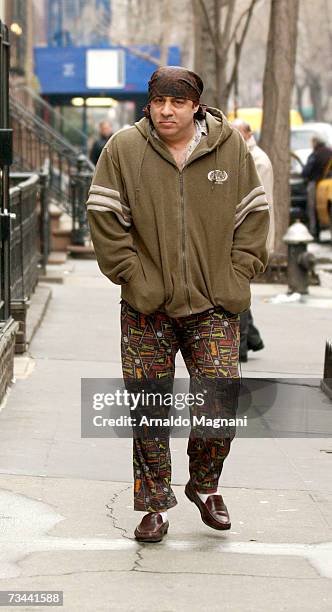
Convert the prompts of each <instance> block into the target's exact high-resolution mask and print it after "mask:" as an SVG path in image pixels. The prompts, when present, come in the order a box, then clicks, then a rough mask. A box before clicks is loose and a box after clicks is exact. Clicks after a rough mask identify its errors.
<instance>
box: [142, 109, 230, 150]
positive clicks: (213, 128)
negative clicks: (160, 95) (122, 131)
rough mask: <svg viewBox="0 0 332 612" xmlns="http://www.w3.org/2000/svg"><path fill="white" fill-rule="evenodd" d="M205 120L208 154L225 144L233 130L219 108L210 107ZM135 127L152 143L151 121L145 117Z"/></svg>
mask: <svg viewBox="0 0 332 612" xmlns="http://www.w3.org/2000/svg"><path fill="white" fill-rule="evenodd" d="M205 119H206V123H207V126H208V137H207V140H206V149H207V152H208V151H212V150H213V149H214V148H215V147H216V146H218V145H220V144H221V143H223V142H225V140H227V139H228V138H229V137H230V135H231V134H232V132H233V128H232V127H231V126H230V124H229V122H228V121H227V119H226V117H225V115H224V114H223V112H222V111H221V110H219V109H218V108H213V107H210V106H208V107H207V109H206V116H205ZM135 127H136V128H137V129H138V131H139V132H140V133H141V134H142V136H143V137H144V138H145V139H146V140H148V141H150V142H151V139H150V138H151V136H152V122H151V121H150V119H148V118H147V117H143V119H140V121H137V122H136V123H135ZM151 144H152V142H151Z"/></svg>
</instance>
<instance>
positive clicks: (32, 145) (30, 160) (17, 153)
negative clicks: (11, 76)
mask: <svg viewBox="0 0 332 612" xmlns="http://www.w3.org/2000/svg"><path fill="white" fill-rule="evenodd" d="M10 111H11V121H12V127H13V136H14V138H13V149H14V164H13V168H14V169H15V170H19V169H20V170H22V169H24V170H30V171H36V170H37V171H39V170H40V169H41V168H42V167H43V166H44V165H45V163H48V167H49V194H50V197H51V198H52V199H53V201H54V202H55V203H56V204H57V205H58V206H59V207H60V208H61V209H62V210H64V211H65V212H66V213H68V214H69V215H70V216H71V214H72V203H71V194H72V188H71V176H72V175H75V174H76V173H77V164H79V166H80V168H81V171H84V172H85V173H86V174H90V177H92V174H93V171H94V165H93V164H92V163H91V162H90V160H89V159H88V158H87V157H86V156H85V155H83V154H82V153H80V151H79V149H78V148H77V147H75V146H73V145H71V144H70V143H69V142H68V141H67V140H66V139H65V138H63V136H61V134H59V133H58V132H57V131H56V130H54V129H53V128H52V127H51V126H50V125H48V124H47V123H45V122H44V121H42V120H41V119H40V118H39V117H37V116H35V115H33V114H32V113H31V112H30V111H29V110H27V109H26V108H25V107H24V106H23V105H22V104H21V103H20V102H18V101H17V100H15V99H14V98H13V96H10ZM83 204H84V202H83Z"/></svg>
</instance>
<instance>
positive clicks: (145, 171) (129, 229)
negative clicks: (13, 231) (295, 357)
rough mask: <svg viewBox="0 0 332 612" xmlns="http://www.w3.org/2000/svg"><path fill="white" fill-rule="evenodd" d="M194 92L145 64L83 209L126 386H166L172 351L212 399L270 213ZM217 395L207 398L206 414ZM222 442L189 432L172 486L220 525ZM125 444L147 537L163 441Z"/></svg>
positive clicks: (159, 484)
mask: <svg viewBox="0 0 332 612" xmlns="http://www.w3.org/2000/svg"><path fill="white" fill-rule="evenodd" d="M202 91H203V83H202V80H201V79H200V77H199V76H198V75H197V74H195V73H193V72H191V71H189V70H186V69H185V68H181V67H170V66H167V67H161V68H158V70H156V71H155V72H154V73H153V75H152V76H151V79H150V81H149V101H148V104H147V107H146V109H145V115H146V116H145V117H144V118H143V119H141V120H140V121H139V122H138V123H136V124H135V126H134V127H132V128H129V129H127V130H125V131H123V132H118V133H117V134H115V135H114V136H113V137H112V139H111V140H110V141H109V142H108V143H107V145H106V146H105V148H104V149H103V152H102V154H101V157H100V159H99V162H98V164H97V168H96V172H95V175H94V177H93V181H92V185H91V188H90V193H89V199H88V202H87V209H88V218H89V223H90V227H91V234H92V239H93V243H94V247H95V252H96V256H97V260H98V264H99V267H100V269H101V271H102V272H103V273H104V274H105V275H106V276H107V277H108V278H109V279H110V280H111V281H112V282H114V283H117V284H120V285H121V297H122V301H121V330H122V340H121V347H122V369H123V376H124V380H125V384H126V386H127V388H130V385H135V384H141V385H143V386H142V388H144V385H145V384H146V383H147V382H150V383H151V384H153V386H154V388H156V389H158V388H159V386H160V387H161V388H165V384H166V385H167V384H169V385H172V383H173V379H174V371H175V356H176V353H177V351H178V350H180V351H181V353H182V355H183V358H184V360H185V363H186V366H187V369H188V372H189V374H190V379H191V385H192V387H195V388H200V386H201V385H202V384H203V385H204V386H206V387H207V388H208V389H209V393H208V395H209V394H210V391H211V389H212V391H211V397H212V396H213V397H215V398H216V396H217V393H215V395H213V394H214V392H215V389H216V383H218V382H219V381H226V382H229V381H232V380H238V377H239V374H238V351H239V314H238V313H240V312H241V311H243V310H246V309H247V308H248V307H249V304H250V279H251V278H253V277H254V276H255V275H256V274H257V273H259V272H261V271H262V270H263V269H264V267H265V265H266V262H267V253H266V246H265V245H266V236H267V232H268V224H269V212H268V203H267V200H266V197H265V193H264V189H263V188H262V186H261V184H260V181H259V178H258V175H257V172H256V169H255V165H254V162H253V160H252V158H251V156H250V155H249V153H248V150H247V148H246V146H245V144H244V142H243V140H242V138H241V137H240V135H239V134H238V133H237V132H236V131H235V130H233V129H232V128H231V127H230V125H229V124H228V122H227V120H226V118H225V117H224V115H223V114H222V113H221V111H219V110H216V109H212V108H206V107H204V106H203V105H201V104H200V96H201V93H202ZM226 403H227V402H226ZM220 404H222V401H221V400H220V396H219V399H218V400H217V399H215V401H211V402H210V405H209V410H210V411H211V412H213V413H214V414H216V413H217V412H218V410H219V408H220ZM195 410H196V407H195V406H194V407H193V408H192V411H195ZM230 445H231V436H228V437H226V436H225V437H220V436H219V437H218V436H212V435H208V436H206V435H204V432H200V433H199V432H197V431H192V432H191V435H190V438H189V442H188V448H187V454H188V456H189V473H190V479H189V482H188V483H187V485H186V488H185V493H186V495H187V497H188V498H189V499H190V500H191V501H192V502H193V503H195V504H196V506H197V507H198V509H199V511H200V513H201V518H202V520H203V521H204V522H205V523H206V524H207V525H209V526H210V527H212V528H214V529H229V528H230V526H231V522H230V518H229V514H228V510H227V507H226V505H225V503H224V501H223V498H222V496H221V495H219V494H218V481H219V477H220V475H221V471H222V467H223V463H224V460H225V458H226V457H227V455H228V453H229V450H230ZM133 452H134V457H133V464H134V479H135V482H134V508H135V510H139V511H144V512H146V513H147V514H146V515H145V516H144V517H143V519H142V521H141V523H140V524H139V525H138V526H137V528H136V530H135V537H136V538H137V539H138V540H140V541H144V542H156V541H160V540H161V539H162V538H163V537H164V535H165V534H166V533H167V530H168V526H169V523H168V514H167V511H168V509H169V508H172V507H173V506H175V505H176V503H177V500H176V498H175V495H174V492H173V490H172V487H171V457H170V448H169V438H168V436H167V434H164V433H163V434H161V435H160V436H156V437H154V436H152V435H151V434H150V435H149V433H147V434H146V435H145V434H144V432H143V433H142V432H140V433H137V432H136V433H135V431H134V437H133Z"/></svg>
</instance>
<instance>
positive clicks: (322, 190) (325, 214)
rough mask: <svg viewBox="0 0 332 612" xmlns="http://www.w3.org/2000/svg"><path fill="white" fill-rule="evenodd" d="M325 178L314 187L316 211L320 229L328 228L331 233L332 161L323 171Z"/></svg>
mask: <svg viewBox="0 0 332 612" xmlns="http://www.w3.org/2000/svg"><path fill="white" fill-rule="evenodd" d="M324 174H325V177H326V178H323V179H322V180H321V181H318V183H317V187H316V210H317V217H318V222H319V225H320V227H321V228H324V227H329V228H331V232H332V176H331V174H332V160H331V161H330V163H329V164H328V166H327V168H326V170H325V173H324Z"/></svg>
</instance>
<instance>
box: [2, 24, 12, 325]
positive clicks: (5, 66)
mask: <svg viewBox="0 0 332 612" xmlns="http://www.w3.org/2000/svg"><path fill="white" fill-rule="evenodd" d="M9 49H10V47H9V33H8V28H7V27H6V26H5V25H4V24H3V23H2V22H1V21H0V82H1V87H0V130H1V143H3V137H4V135H5V131H4V130H8V128H9V103H8V92H9ZM4 157H5V156H4ZM9 317H10V202H9V163H8V160H5V159H1V163H0V321H7V320H9Z"/></svg>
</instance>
